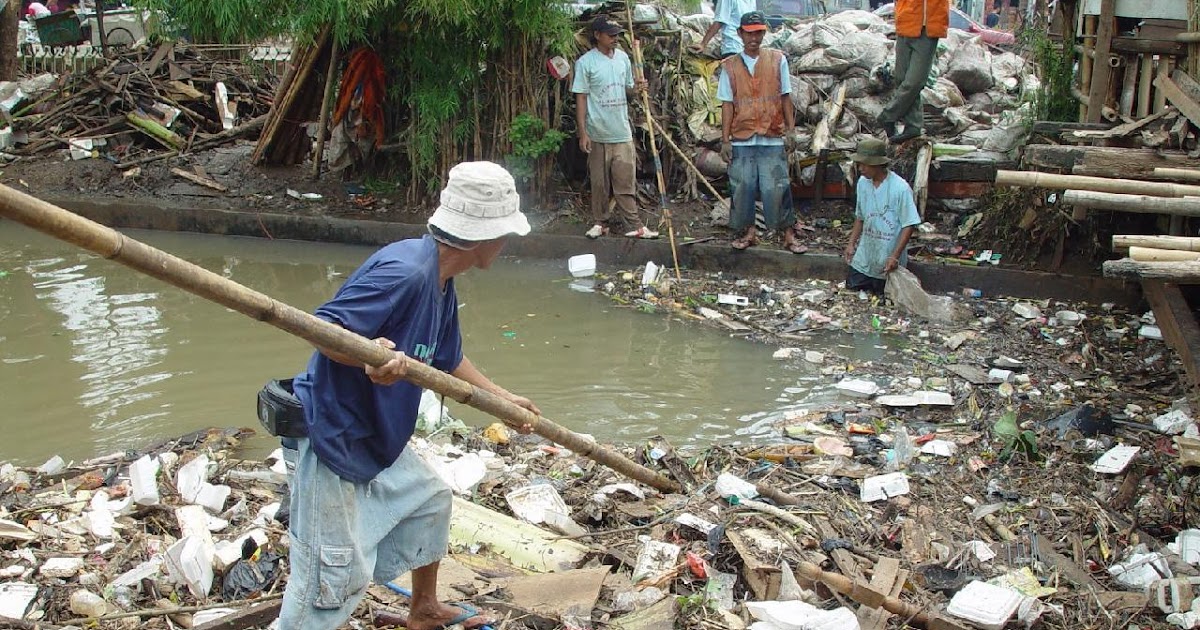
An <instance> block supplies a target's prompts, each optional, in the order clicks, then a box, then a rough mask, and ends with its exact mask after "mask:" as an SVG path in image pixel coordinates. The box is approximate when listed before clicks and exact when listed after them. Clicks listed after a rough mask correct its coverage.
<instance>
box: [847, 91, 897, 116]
mask: <svg viewBox="0 0 1200 630" xmlns="http://www.w3.org/2000/svg"><path fill="white" fill-rule="evenodd" d="M885 105H887V99H885V98H882V97H879V96H865V97H863V98H854V99H846V111H849V112H850V113H852V114H854V115H855V116H857V117H858V119H859V120H877V119H878V118H879V114H881V113H883V108H884V106H885Z"/></svg>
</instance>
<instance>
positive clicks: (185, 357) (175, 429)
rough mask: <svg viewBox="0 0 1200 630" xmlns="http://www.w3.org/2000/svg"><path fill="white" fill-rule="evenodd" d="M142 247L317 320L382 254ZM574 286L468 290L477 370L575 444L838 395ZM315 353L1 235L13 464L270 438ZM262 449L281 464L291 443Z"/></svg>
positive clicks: (737, 425)
mask: <svg viewBox="0 0 1200 630" xmlns="http://www.w3.org/2000/svg"><path fill="white" fill-rule="evenodd" d="M130 234H131V235H132V236H133V237H134V238H138V239H141V240H144V241H146V242H147V243H149V244H151V245H153V246H155V247H158V248H160V249H164V250H166V251H168V252H171V253H173V254H176V255H178V256H180V257H182V258H184V259H186V260H189V261H191V262H194V263H196V264H198V265H201V266H203V267H205V268H207V269H210V270H212V271H215V272H217V273H220V274H222V275H224V276H225V277H227V278H231V279H233V280H235V281H237V282H240V283H242V284H245V285H247V286H249V287H251V288H253V289H256V290H258V291H263V292H265V293H268V294H270V295H271V296H273V297H275V298H277V299H280V300H282V301H285V302H287V303H289V304H292V305H294V306H296V307H299V308H301V309H305V310H312V309H313V308H315V307H316V306H317V305H319V304H320V303H321V302H322V301H323V300H324V299H326V298H328V297H329V296H331V295H332V294H333V293H334V291H335V290H336V289H337V287H338V286H339V285H340V284H341V282H342V281H343V280H344V279H345V277H346V276H347V275H348V274H349V273H350V272H352V271H353V270H354V269H355V267H357V265H358V264H359V263H360V262H361V261H362V260H363V259H364V258H365V257H366V256H368V255H369V254H370V253H371V251H372V250H371V249H369V248H364V247H354V246H342V245H333V244H313V243H301V242H293V241H270V240H261V239H247V238H232V237H215V236H204V235H194V234H175V233H164V232H143V231H131V232H130ZM581 253H582V252H581ZM601 271H604V270H601ZM568 275H569V274H568V273H567V270H566V264H565V261H544V260H519V259H511V258H509V259H502V260H501V261H498V263H497V264H496V265H495V266H494V267H493V269H491V270H490V271H487V272H480V271H477V270H476V271H472V272H470V273H468V274H467V275H465V276H463V277H461V278H460V279H459V281H458V283H459V284H458V290H459V301H460V304H461V308H462V310H461V319H462V325H463V331H464V344H465V350H466V353H467V355H468V356H470V357H471V358H472V359H473V360H474V361H475V363H476V364H477V365H479V366H480V367H482V368H483V370H484V371H485V372H486V373H487V374H488V375H489V376H491V377H492V378H493V379H495V380H496V381H497V382H499V383H501V384H503V385H504V386H505V387H507V388H509V389H511V390H513V391H516V392H519V393H522V394H524V395H527V396H529V397H530V398H532V399H533V400H535V401H536V402H537V403H538V404H539V406H540V407H541V409H542V411H543V412H544V413H545V414H546V416H547V417H549V418H551V419H553V420H555V421H557V422H559V423H561V424H563V425H565V426H567V427H569V428H571V429H574V430H576V431H580V432H584V433H590V434H592V435H594V436H596V437H597V438H598V439H600V440H605V441H621V442H632V441H637V440H641V439H644V438H647V437H650V436H654V435H664V436H666V437H667V438H669V439H670V440H672V441H673V442H675V443H687V442H708V441H716V440H721V441H744V440H749V439H754V438H755V437H756V436H762V435H766V434H769V433H770V430H769V426H770V423H771V422H772V421H773V420H775V419H778V418H779V417H780V416H781V415H782V414H784V413H786V412H787V411H788V410H789V409H794V408H796V407H799V406H804V405H811V404H814V403H815V402H819V401H820V400H821V399H823V398H825V397H830V396H832V395H833V394H832V393H830V392H829V390H828V387H827V386H828V384H829V383H826V382H825V381H827V380H828V379H827V378H826V379H822V378H821V377H820V375H819V373H818V372H817V371H816V370H815V369H812V368H808V369H806V368H804V367H803V366H802V367H799V368H798V367H789V366H785V365H783V364H781V363H779V362H776V361H773V360H772V359H771V353H772V351H773V350H774V349H775V348H774V347H771V346H767V345H762V344H756V343H752V342H749V341H746V340H743V339H738V338H731V337H729V336H728V335H726V334H724V333H722V332H720V331H717V330H713V329H708V328H703V327H698V326H696V325H695V324H692V323H688V322H683V321H679V320H676V319H671V318H667V317H663V316H661V315H652V314H646V313H640V312H637V311H634V310H631V309H626V308H618V307H617V306H616V305H614V304H612V303H611V302H609V301H608V300H607V299H606V298H604V297H603V296H601V295H599V294H595V293H586V292H581V291H579V290H577V289H573V288H572V287H571V282H570V278H569V277H568ZM833 346H837V347H839V348H840V354H842V355H843V356H851V357H853V358H857V359H859V360H864V359H878V358H880V357H883V356H884V355H885V352H886V351H885V349H884V348H883V345H882V344H881V342H880V340H879V339H878V338H871V337H868V338H859V339H851V338H849V337H845V336H838V335H822V336H817V337H814V338H813V340H812V346H810V347H813V348H815V349H818V350H820V349H822V348H830V347H833ZM310 352H311V350H310V348H309V346H307V344H306V343H305V342H303V341H301V340H299V339H296V338H293V337H290V336H289V335H287V334H285V333H283V332H281V331H278V330H276V329H274V328H272V327H270V326H267V325H264V324H261V323H258V322H255V321H253V320H251V319H249V318H247V317H245V316H243V315H241V314H238V313H235V312H233V311H230V310H228V309H226V308H224V307H221V306H218V305H215V304H212V303H210V302H207V301H205V300H203V299H201V298H198V297H195V296H193V295H191V294H188V293H186V292H184V291H182V290H180V289H176V288H174V287H171V286H168V285H165V284H163V283H161V282H159V281H157V280H155V279H153V278H149V277H145V276H142V275H139V274H137V273H136V272H134V271H132V270H129V269H127V268H125V267H122V266H121V265H118V264H116V263H112V262H109V261H106V260H103V259H100V258H98V257H96V256H93V255H91V254H89V253H87V252H84V251H82V250H78V249H75V248H73V247H72V246H70V245H67V244H65V243H60V242H58V241H55V240H53V239H51V238H49V237H46V236H42V235H41V234H38V233H36V232H33V231H31V230H29V229H27V228H24V227H22V226H19V225H16V224H14V223H12V222H9V221H3V220H0V436H2V437H0V461H13V462H15V463H20V464H25V465H37V464H40V463H41V462H43V461H45V460H46V459H47V458H49V457H50V456H52V455H54V454H60V455H62V456H63V457H64V458H66V459H68V460H71V459H76V460H78V459H84V458H88V457H92V456H96V455H101V454H105V453H108V452H112V451H114V450H121V449H136V448H139V447H142V446H146V445H148V444H150V443H151V442H154V441H155V440H158V439H164V438H169V437H173V436H176V435H180V434H183V433H186V432H188V431H191V430H194V429H198V428H203V427H208V426H249V427H257V426H258V423H257V420H256V418H255V416H254V398H255V394H256V393H257V391H258V389H259V388H260V387H261V385H262V384H263V382H265V381H266V380H267V379H270V378H272V377H282V376H290V375H293V374H295V373H296V372H297V371H298V370H299V369H301V368H302V367H303V365H304V363H305V361H306V360H307V358H308V356H309V354H310ZM451 411H452V413H454V414H455V415H456V416H457V417H460V418H461V419H463V420H464V421H466V422H467V423H469V424H486V423H488V422H489V421H490V420H489V419H488V418H487V417H485V416H484V414H482V413H481V412H477V411H475V410H473V409H470V408H466V407H462V406H459V405H452V406H451ZM248 446H249V450H250V451H251V452H252V453H258V452H262V453H265V452H266V451H268V450H269V449H270V448H271V447H272V446H273V442H272V440H270V439H269V438H268V437H266V436H261V437H256V438H253V439H252V440H251V441H250V443H249V445H248Z"/></svg>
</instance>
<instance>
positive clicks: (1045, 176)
mask: <svg viewBox="0 0 1200 630" xmlns="http://www.w3.org/2000/svg"><path fill="white" fill-rule="evenodd" d="M996 185H997V186H1026V187H1031V188H1052V189H1060V190H1061V189H1071V190H1094V191H1097V192H1111V193H1126V194H1135V195H1136V194H1141V195H1151V196H1156V197H1188V196H1200V186H1191V185H1187V184H1172V183H1168V182H1144V181H1141V180H1136V179H1109V178H1107V177H1088V176H1085V175H1058V174H1055V173H1039V172H1030V171H996Z"/></svg>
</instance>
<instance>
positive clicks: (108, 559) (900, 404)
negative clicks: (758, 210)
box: [0, 268, 1200, 630]
mask: <svg viewBox="0 0 1200 630" xmlns="http://www.w3.org/2000/svg"><path fill="white" fill-rule="evenodd" d="M596 284H597V285H598V286H599V288H600V291H601V292H603V293H604V294H606V295H609V296H612V298H614V299H615V300H616V301H618V302H619V303H622V304H627V305H629V306H630V307H636V308H639V309H641V310H643V311H656V312H659V313H660V314H659V315H647V316H648V317H649V316H661V313H663V312H669V313H672V314H676V315H678V316H683V317H686V319H687V320H688V321H696V322H700V321H704V322H713V323H714V325H716V326H720V327H721V328H722V329H728V330H729V331H731V332H732V333H734V334H740V335H745V336H747V337H750V338H754V339H757V340H760V341H763V342H768V343H772V344H779V345H780V346H781V347H780V349H779V350H778V351H777V352H776V353H775V354H776V358H777V359H778V360H779V361H780V369H781V370H788V371H792V372H794V373H795V374H796V375H797V378H798V379H803V380H807V381H810V382H814V383H816V384H817V385H816V386H814V387H813V388H812V391H813V394H812V396H811V397H810V398H809V399H808V400H806V401H803V404H801V405H800V406H799V407H798V408H796V409H793V410H791V411H788V412H784V413H781V414H780V415H778V416H777V417H774V418H771V419H770V423H769V426H770V427H771V431H770V436H769V437H767V438H763V439H759V440H757V441H756V442H755V443H753V444H749V445H740V446H733V445H721V444H717V445H700V444H697V445H678V447H676V446H673V445H671V444H669V443H667V442H666V441H665V440H662V439H658V438H650V439H647V440H645V441H643V442H641V443H639V444H636V445H630V446H626V447H624V448H622V449H621V450H622V451H623V452H624V453H625V454H626V455H628V456H629V457H631V458H633V459H634V460H635V461H637V462H638V463H640V464H642V465H645V466H648V467H651V468H653V469H655V470H657V471H660V472H661V473H662V474H664V475H667V476H669V477H670V478H671V479H673V480H674V481H676V482H677V483H678V484H680V486H681V487H682V488H683V491H682V492H680V493H677V494H664V493H660V492H658V491H656V490H653V489H651V488H648V487H646V486H643V485H640V484H637V483H634V482H632V481H630V480H628V479H625V478H623V477H620V476H619V475H618V474H617V473H615V472H613V471H612V470H610V469H608V468H606V467H604V466H603V465H600V464H598V463H596V462H594V461H592V460H590V459H587V458H585V457H583V456H581V455H578V454H575V453H572V452H570V451H567V450H565V449H563V448H562V447H559V446H556V445H553V444H550V443H547V442H545V441H544V440H542V439H541V438H538V437H537V436H522V435H518V434H515V433H512V432H510V431H509V430H507V429H506V428H505V427H504V426H503V425H500V424H495V425H492V426H489V427H487V428H485V429H483V430H470V429H467V428H466V427H464V426H463V425H462V424H461V423H458V422H456V421H455V420H454V419H453V418H451V417H449V415H448V414H446V413H445V411H444V410H443V409H442V408H441V407H440V405H438V404H437V402H436V399H435V398H434V397H432V396H430V400H429V401H427V404H423V405H422V414H421V422H420V429H421V430H422V431H423V432H424V433H425V434H426V435H427V436H428V437H424V438H418V439H415V440H414V442H413V443H412V444H411V445H410V448H413V449H415V450H416V451H417V452H418V453H420V454H421V455H422V456H423V457H424V458H425V459H426V461H427V462H429V463H430V465H431V466H432V467H433V468H434V469H435V470H436V471H438V473H439V474H440V475H441V476H442V478H443V479H445V480H446V482H447V483H448V484H449V485H450V487H451V488H452V489H453V490H454V492H455V494H456V499H455V501H454V515H453V527H452V533H451V548H452V555H451V556H450V557H449V558H448V559H447V560H446V561H445V562H443V564H442V571H441V580H440V584H439V597H441V598H443V599H445V600H450V601H455V600H470V601H472V602H473V603H474V604H476V605H478V606H482V607H484V608H485V609H487V610H488V611H490V612H491V613H493V614H495V615H496V616H497V617H498V618H499V619H502V620H504V621H503V622H502V623H501V624H498V627H504V628H514V629H520V628H548V627H550V628H553V627H562V628H588V627H615V628H625V629H627V630H632V629H644V628H670V627H684V628H699V627H725V628H747V627H753V628H757V629H760V630H771V629H789V630H790V629H795V628H811V627H822V628H836V629H846V630H852V629H870V628H887V627H900V626H901V625H902V624H905V623H908V624H910V625H926V626H927V625H929V624H932V623H934V622H935V618H936V622H937V623H942V624H949V625H943V626H941V627H963V628H966V627H981V628H1003V627H1012V628H1016V627H1032V626H1034V625H1035V624H1038V625H1040V626H1041V627H1046V628H1081V627H1097V626H1100V625H1103V626H1104V627H1126V626H1127V625H1129V624H1137V625H1139V626H1140V627H1179V628H1192V627H1197V625H1198V623H1200V619H1198V618H1200V601H1197V598H1196V597H1195V595H1194V593H1195V591H1194V590H1192V589H1193V588H1194V586H1195V585H1196V584H1198V583H1200V577H1197V576H1200V571H1198V570H1197V565H1198V564H1200V529H1197V528H1198V526H1200V523H1198V522H1197V518H1198V517H1197V514H1200V509H1198V508H1200V502H1198V500H1197V497H1198V496H1200V495H1198V494H1197V492H1196V491H1195V490H1196V483H1197V482H1196V480H1197V479H1198V478H1200V477H1198V476H1197V474H1196V473H1197V467H1198V466H1200V431H1198V427H1197V424H1196V421H1195V417H1196V416H1195V415H1194V411H1193V408H1192V407H1191V406H1190V404H1189V403H1188V401H1187V400H1182V399H1181V398H1182V397H1183V395H1184V392H1183V391H1182V390H1181V388H1180V382H1179V378H1178V376H1177V373H1178V370H1179V365H1178V361H1177V359H1176V358H1175V357H1174V355H1173V353H1172V352H1170V351H1169V350H1168V349H1167V348H1166V347H1165V346H1164V345H1163V343H1162V341H1161V331H1159V330H1157V328H1156V326H1155V323H1154V322H1153V316H1152V315H1150V314H1140V313H1137V312H1130V311H1128V310H1126V309H1123V308H1121V307H1118V306H1114V305H1102V306H1098V307H1095V306H1087V305H1079V304H1057V303H1051V302H1041V303H1035V302H1031V301H1027V300H1007V299H988V298H973V299H963V298H961V297H956V298H947V299H949V300H950V301H951V302H953V304H952V306H953V309H951V310H953V311H956V313H955V314H954V315H953V316H952V317H950V318H949V319H947V320H945V321H943V322H941V323H931V322H930V321H928V320H927V319H925V318H924V317H921V316H916V315H912V314H910V313H907V312H904V311H901V310H898V309H896V308H893V307H891V306H889V305H888V303H887V302H884V301H880V300H879V299H876V298H871V297H868V296H865V295H862V294H859V293H856V292H847V291H844V290H839V289H838V288H837V287H836V286H835V285H834V284H832V283H829V282H822V281H781V280H772V281H770V283H768V282H767V281H760V280H752V279H742V280H737V279H732V278H726V277H723V276H721V275H719V274H718V275H699V274H689V275H688V277H686V278H685V279H684V280H683V281H682V282H676V281H673V280H671V279H669V278H667V277H666V275H665V274H660V273H658V271H657V269H655V268H650V269H649V270H647V269H639V270H636V271H632V270H631V271H626V272H620V273H617V274H613V275H611V276H608V277H599V278H597V279H596ZM931 297H945V296H931ZM908 303H910V304H918V303H920V302H919V301H910V302H908ZM835 333H836V334H845V333H851V334H863V333H867V334H870V335H873V336H874V338H876V339H877V340H878V343H881V344H887V345H891V346H893V347H894V348H896V349H898V351H899V352H902V353H903V356H904V357H906V358H907V361H901V362H897V361H889V362H888V363H886V364H884V363H879V362H871V361H863V360H856V359H854V358H852V357H850V356H839V355H838V354H837V351H825V352H815V351H812V350H805V349H804V348H805V345H806V344H805V341H806V340H807V339H810V338H812V336H814V335H822V334H835ZM809 345H811V344H809ZM243 435H244V434H243V433H242V432H240V431H221V430H210V431H206V432H200V433H197V434H193V435H189V436H185V437H183V438H180V439H178V440H172V441H170V442H167V443H165V444H162V445H159V446H156V447H151V448H148V449H145V450H144V451H142V452H137V453H118V454H114V455H112V456H109V457H104V458H99V459H96V460H92V461H88V462H83V463H81V464H78V465H67V464H66V462H63V461H62V459H61V458H53V459H51V460H50V461H49V462H46V463H45V464H44V465H42V466H40V467H39V468H37V469H27V468H17V467H14V466H11V465H3V466H0V550H2V553H3V555H4V562H2V563H0V565H2V566H3V568H2V569H0V572H2V573H3V577H0V617H8V618H12V619H24V620H25V621H24V622H23V623H25V624H27V625H26V626H25V627H28V626H29V625H30V624H32V622H33V621H34V620H38V622H39V623H40V627H43V628H53V627H65V626H76V627H100V628H118V627H127V626H128V627H134V626H137V625H139V623H149V624H153V625H156V626H159V627H166V622H164V621H161V620H162V619H163V618H164V617H167V618H169V619H170V620H171V621H170V623H173V624H177V625H179V626H182V627H194V626H199V625H200V624H202V623H206V622H211V623H219V624H220V627H222V628H225V629H227V630H236V629H237V628H251V627H255V628H263V627H266V626H267V625H268V624H269V623H270V621H271V620H272V619H273V618H274V614H276V613H277V606H278V602H279V600H278V598H279V596H280V593H281V592H282V590H283V587H284V585H285V584H286V579H287V575H288V571H287V561H286V557H287V544H288V538H287V535H286V522H287V517H288V510H287V507H286V498H285V497H286V492H285V487H286V481H287V473H288V471H287V466H286V464H285V462H283V461H282V456H281V454H280V453H278V452H277V453H275V454H273V455H272V456H271V457H270V458H268V459H267V461H266V462H261V463H258V462H248V461H240V460H238V459H237V447H238V444H239V440H240V439H241V438H242V437H243ZM408 584H409V583H408V582H407V578H406V577H404V576H398V579H397V580H396V581H395V582H393V583H391V584H389V585H373V586H371V587H370V589H369V595H368V597H367V598H366V600H365V603H364V604H363V605H362V606H361V607H360V609H359V610H358V612H357V613H356V615H355V617H356V618H357V619H358V620H359V621H360V622H361V623H364V624H365V623H371V624H373V625H374V626H375V627H386V626H389V625H395V624H402V623H403V620H404V617H405V605H406V600H405V599H404V597H403V596H402V595H399V594H397V592H396V590H394V589H401V590H403V589H405V588H407V586H408ZM896 611H902V612H901V613H900V614H897V613H896ZM5 623H17V622H6V621H4V620H0V625H3V624H5ZM92 624H95V625H92ZM752 624H753V625H752ZM1168 624H1170V625H1169V626H1168ZM206 627H210V626H206Z"/></svg>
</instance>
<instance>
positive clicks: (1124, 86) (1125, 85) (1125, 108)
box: [1119, 56, 1138, 116]
mask: <svg viewBox="0 0 1200 630" xmlns="http://www.w3.org/2000/svg"><path fill="white" fill-rule="evenodd" d="M1136 59H1137V57H1136V56H1128V57H1125V63H1124V64H1122V67H1121V70H1122V71H1124V73H1125V74H1124V76H1123V77H1121V101H1120V105H1119V108H1120V112H1121V113H1122V114H1124V115H1126V116H1133V97H1134V95H1135V94H1137V73H1138V64H1137V63H1135V60H1136Z"/></svg>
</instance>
